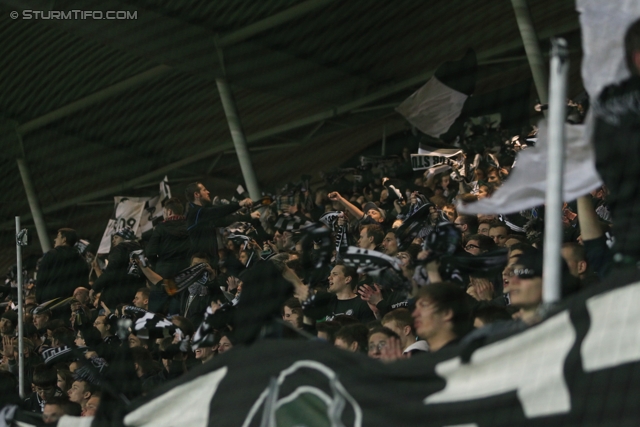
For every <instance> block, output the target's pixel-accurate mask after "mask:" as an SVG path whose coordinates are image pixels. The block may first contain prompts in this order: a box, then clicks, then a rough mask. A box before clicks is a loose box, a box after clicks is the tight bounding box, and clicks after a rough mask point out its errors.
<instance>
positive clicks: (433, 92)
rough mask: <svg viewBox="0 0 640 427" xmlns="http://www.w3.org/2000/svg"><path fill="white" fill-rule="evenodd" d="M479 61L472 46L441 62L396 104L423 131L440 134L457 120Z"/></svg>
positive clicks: (474, 82)
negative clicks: (454, 58) (462, 52)
mask: <svg viewBox="0 0 640 427" xmlns="http://www.w3.org/2000/svg"><path fill="white" fill-rule="evenodd" d="M477 73H478V61H477V58H476V53H475V51H474V50H473V49H469V50H467V52H466V53H465V55H464V56H463V57H462V58H461V59H459V60H457V61H447V62H445V63H443V64H442V65H440V66H439V67H438V69H437V70H436V71H435V73H434V75H433V77H431V78H430V79H429V80H428V81H427V83H426V84H425V85H424V86H422V87H421V88H420V89H418V90H417V91H416V92H415V93H413V94H412V95H411V96H410V97H409V98H407V99H406V100H405V101H404V102H403V103H402V104H400V105H399V106H398V108H396V111H397V112H398V113H400V114H402V115H403V116H404V117H405V118H406V119H407V120H408V121H409V123H411V124H412V125H414V126H415V127H416V128H418V129H420V131H422V132H424V133H425V134H427V135H429V136H431V137H433V138H439V137H440V135H442V134H443V133H446V132H447V131H448V130H449V128H450V127H451V125H452V124H453V123H454V122H455V121H456V119H457V118H458V116H460V113H461V112H462V107H463V106H464V103H465V102H466V100H467V99H468V98H469V96H470V95H471V94H472V93H473V91H474V90H475V87H476V78H477Z"/></svg>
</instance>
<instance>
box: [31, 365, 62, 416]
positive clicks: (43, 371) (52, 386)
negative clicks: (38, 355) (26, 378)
mask: <svg viewBox="0 0 640 427" xmlns="http://www.w3.org/2000/svg"><path fill="white" fill-rule="evenodd" d="M57 383H58V375H57V372H56V369H55V368H54V367H53V366H47V365H45V364H40V365H37V366H35V367H34V369H33V379H32V388H33V389H34V392H33V393H31V395H30V396H29V397H28V398H26V399H25V409H27V410H29V411H32V412H39V413H42V412H43V410H44V405H45V403H46V402H48V401H49V400H51V399H52V398H53V397H56V396H61V395H62V392H61V391H60V389H59V388H58V387H57V386H56V384H57Z"/></svg>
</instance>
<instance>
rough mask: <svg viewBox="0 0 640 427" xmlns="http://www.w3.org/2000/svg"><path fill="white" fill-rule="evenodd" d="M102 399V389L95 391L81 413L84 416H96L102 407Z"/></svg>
mask: <svg viewBox="0 0 640 427" xmlns="http://www.w3.org/2000/svg"><path fill="white" fill-rule="evenodd" d="M101 399H102V393H101V392H100V391H94V392H93V394H92V395H91V397H90V398H89V400H87V404H86V405H84V410H83V411H82V413H81V416H82V417H95V416H96V412H98V408H99V407H100V400H101Z"/></svg>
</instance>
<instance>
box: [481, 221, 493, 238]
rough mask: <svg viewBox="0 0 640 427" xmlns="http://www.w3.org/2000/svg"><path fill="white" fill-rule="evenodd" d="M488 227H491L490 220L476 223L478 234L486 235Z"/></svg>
mask: <svg viewBox="0 0 640 427" xmlns="http://www.w3.org/2000/svg"><path fill="white" fill-rule="evenodd" d="M490 229H491V222H490V221H482V222H480V223H479V224H478V234H484V235H485V236H488V235H489V230H490Z"/></svg>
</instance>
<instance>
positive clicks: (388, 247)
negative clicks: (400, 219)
mask: <svg viewBox="0 0 640 427" xmlns="http://www.w3.org/2000/svg"><path fill="white" fill-rule="evenodd" d="M382 252H383V253H384V254H385V255H389V256H396V255H398V239H397V238H396V232H395V231H393V230H392V231H389V232H388V233H387V234H386V235H385V236H384V239H382Z"/></svg>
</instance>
